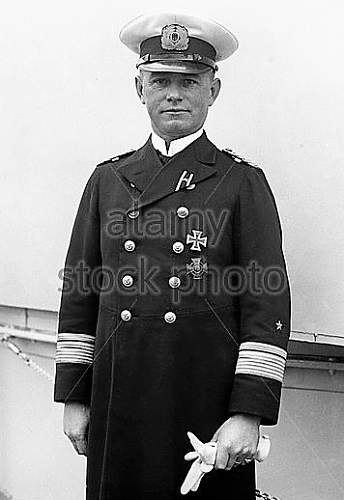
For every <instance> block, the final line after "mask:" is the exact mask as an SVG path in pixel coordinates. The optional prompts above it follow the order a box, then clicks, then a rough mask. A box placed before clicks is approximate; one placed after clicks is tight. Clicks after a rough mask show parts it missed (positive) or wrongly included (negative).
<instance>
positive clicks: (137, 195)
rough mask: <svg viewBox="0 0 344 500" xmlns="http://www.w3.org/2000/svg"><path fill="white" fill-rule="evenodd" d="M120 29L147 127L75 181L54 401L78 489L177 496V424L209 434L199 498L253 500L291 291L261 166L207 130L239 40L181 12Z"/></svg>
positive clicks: (182, 467)
mask: <svg viewBox="0 0 344 500" xmlns="http://www.w3.org/2000/svg"><path fill="white" fill-rule="evenodd" d="M120 38H121V40H122V42H123V43H124V44H125V45H126V46H127V47H129V49H131V50H132V51H134V52H135V53H137V55H138V62H137V68H138V75H137V77H136V79H135V84H136V90H137V94H138V97H139V99H140V101H141V103H142V104H143V105H145V106H146V108H147V112H148V115H149V118H150V122H151V127H152V132H151V135H150V136H149V138H148V140H147V142H146V143H145V144H144V145H143V146H142V147H140V148H138V149H137V150H134V151H130V152H128V153H125V154H122V155H119V156H116V157H113V158H111V159H109V160H107V161H104V162H102V163H100V164H99V165H98V166H97V167H96V168H95V169H94V170H93V172H92V174H91V176H90V178H89V181H88V183H87V185H86V187H85V189H84V192H83V195H82V198H81V201H80V204H79V208H78V211H77V215H76V218H75V222H74V226H73V230H72V235H71V239H70V244H69V248H68V252H67V257H66V266H65V270H64V283H63V291H62V297H61V304H60V311H59V324H58V340H57V353H56V380H55V392H54V398H55V401H58V402H63V403H64V404H65V411H64V431H65V433H66V434H67V436H68V437H69V438H70V440H71V441H72V443H73V445H74V447H75V449H76V451H77V452H78V453H79V454H83V455H86V456H87V478H86V485H87V493H86V496H87V499H88V500H110V499H111V500H112V499H119V500H125V499H132V498H135V499H136V500H140V499H142V500H153V499H156V500H158V499H159V500H163V499H166V500H172V499H177V498H181V493H180V486H181V483H182V481H183V479H184V477H185V475H186V473H187V471H188V468H189V464H188V463H187V462H185V460H184V454H185V453H186V452H187V451H190V443H189V441H188V438H187V434H186V433H187V431H192V432H194V433H195V434H196V435H197V436H198V437H199V438H200V439H201V440H202V441H203V442H207V441H210V440H213V441H216V442H217V454H216V458H215V467H214V470H213V471H212V472H211V473H209V474H207V476H206V478H205V479H204V480H203V482H202V484H201V485H200V488H199V489H198V491H197V492H196V493H193V494H194V495H195V497H197V498H199V499H215V500H216V499H220V498H221V499H222V498H224V497H225V496H227V497H229V496H231V498H240V499H241V500H254V498H255V464H254V457H255V454H256V451H257V442H258V437H259V426H260V424H264V425H274V424H276V423H277V419H278V411H279V401H280V393H281V385H282V380H283V374H284V368H285V362H286V356H287V353H286V347H287V341H288V337H289V331H290V290H289V283H288V277H287V271H286V264H285V259H284V255H283V250H282V233H281V226H280V221H279V217H278V213H277V208H276V203H275V199H274V196H273V194H272V192H271V189H270V186H269V184H268V181H267V179H266V177H265V175H264V172H263V170H262V169H261V168H259V167H255V166H252V165H251V164H249V163H247V162H246V161H245V160H243V159H241V158H240V157H238V156H237V155H235V154H234V153H232V152H231V151H230V150H220V149H218V148H217V147H216V146H215V145H214V144H213V143H212V142H211V141H210V140H209V139H208V137H207V135H206V132H205V130H204V128H203V127H204V123H205V120H206V117H207V114H208V111H209V108H210V107H211V106H212V105H213V104H214V102H215V101H216V99H217V96H218V95H219V92H220V86H221V85H220V80H219V79H218V78H217V70H218V63H219V61H222V60H224V59H226V58H228V57H229V56H231V55H232V54H233V53H234V52H235V50H236V49H237V47H238V42H237V39H236V38H235V36H234V35H233V34H232V33H231V32H230V31H229V30H227V29H226V28H224V27H223V26H221V25H220V24H218V23H216V22H213V21H209V20H204V19H199V18H196V17H194V16H187V15H175V14H159V15H149V16H141V17H139V18H136V19H135V20H133V21H131V22H129V23H128V24H127V25H126V26H125V27H124V28H123V29H122V31H121V33H120ZM80 276H82V280H81V279H80ZM147 276H148V277H147ZM81 282H82V286H81ZM147 284H148V285H147Z"/></svg>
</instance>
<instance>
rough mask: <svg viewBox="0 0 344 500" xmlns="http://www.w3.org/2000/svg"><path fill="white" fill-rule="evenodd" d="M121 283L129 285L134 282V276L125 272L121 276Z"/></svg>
mask: <svg viewBox="0 0 344 500" xmlns="http://www.w3.org/2000/svg"><path fill="white" fill-rule="evenodd" d="M122 283H123V285H124V286H131V285H132V284H133V283H134V278H133V277H132V276H130V274H126V275H125V276H123V278H122Z"/></svg>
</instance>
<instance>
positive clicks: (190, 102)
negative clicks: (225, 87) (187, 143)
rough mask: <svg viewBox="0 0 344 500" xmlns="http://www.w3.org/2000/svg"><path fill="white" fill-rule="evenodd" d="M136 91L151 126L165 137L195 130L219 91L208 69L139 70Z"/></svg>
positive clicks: (203, 119)
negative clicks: (191, 72) (194, 72)
mask: <svg viewBox="0 0 344 500" xmlns="http://www.w3.org/2000/svg"><path fill="white" fill-rule="evenodd" d="M136 89H137V93H138V95H139V97H140V99H141V101H142V102H143V104H145V105H146V107H147V111H148V114H149V116H150V119H151V122H152V127H153V130H154V132H156V133H157V134H158V135H159V136H160V137H162V138H163V139H165V140H166V141H171V140H173V139H178V138H179V137H184V136H186V135H189V134H192V133H193V132H196V131H197V130H199V129H200V128H201V127H202V126H203V123H204V122H205V119H206V117H207V114H208V108H209V106H211V105H212V104H213V103H214V101H215V99H216V97H217V96H218V93H219V91H220V80H219V79H217V78H216V79H214V78H213V74H212V72H211V71H209V72H206V73H200V74H188V73H168V72H161V73H160V72H159V73H157V72H150V71H146V70H144V71H141V73H140V76H137V77H136Z"/></svg>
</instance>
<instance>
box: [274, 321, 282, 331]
mask: <svg viewBox="0 0 344 500" xmlns="http://www.w3.org/2000/svg"><path fill="white" fill-rule="evenodd" d="M275 325H276V330H282V326H283V324H282V323H281V320H280V319H279V320H278V321H277V323H275Z"/></svg>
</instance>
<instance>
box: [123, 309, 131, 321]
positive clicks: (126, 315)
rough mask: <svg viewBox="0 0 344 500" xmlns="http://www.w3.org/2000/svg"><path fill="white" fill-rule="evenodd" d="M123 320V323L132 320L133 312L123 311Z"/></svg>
mask: <svg viewBox="0 0 344 500" xmlns="http://www.w3.org/2000/svg"><path fill="white" fill-rule="evenodd" d="M121 318H122V320H123V321H129V320H131V312H130V311H128V309H123V311H122V312H121Z"/></svg>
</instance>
